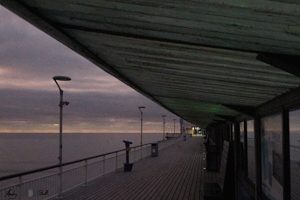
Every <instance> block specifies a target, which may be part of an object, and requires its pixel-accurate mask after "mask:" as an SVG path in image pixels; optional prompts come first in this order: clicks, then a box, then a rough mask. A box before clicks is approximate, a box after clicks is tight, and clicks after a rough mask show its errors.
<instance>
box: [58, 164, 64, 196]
mask: <svg viewBox="0 0 300 200" xmlns="http://www.w3.org/2000/svg"><path fill="white" fill-rule="evenodd" d="M62 171H63V169H62V166H61V165H60V166H59V188H58V198H59V199H61V198H62V190H63V180H62V173H63V172H62Z"/></svg>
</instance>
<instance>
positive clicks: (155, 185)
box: [63, 138, 210, 200]
mask: <svg viewBox="0 0 300 200" xmlns="http://www.w3.org/2000/svg"><path fill="white" fill-rule="evenodd" d="M203 152H204V146H203V141H202V139H201V138H189V139H188V140H187V141H186V142H184V141H179V142H178V143H176V144H174V145H172V146H170V147H168V148H166V149H164V150H162V151H160V154H159V157H154V158H152V157H150V158H146V159H144V160H142V161H139V162H137V163H135V164H134V167H133V171H132V172H130V173H124V172H123V171H122V170H119V171H117V172H114V173H110V174H107V175H105V176H103V177H101V178H98V179H96V180H94V181H92V182H90V183H89V184H88V185H87V186H86V187H78V188H76V189H74V190H72V191H69V192H67V193H65V194H64V195H63V199H64V200H100V199H101V200H113V199H114V200H118V199H120V200H126V199H128V200H157V199H166V200H168V199H170V200H171V199H172V200H181V199H184V200H194V199H197V200H199V199H202V196H201V187H202V184H203V183H204V182H207V181H206V180H205V178H207V176H204V171H203V170H202V168H203V167H204V165H205V163H204V162H205V160H204V159H203V156H204V154H203ZM208 177H210V176H208Z"/></svg>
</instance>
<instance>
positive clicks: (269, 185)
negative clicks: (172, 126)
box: [0, 0, 300, 200]
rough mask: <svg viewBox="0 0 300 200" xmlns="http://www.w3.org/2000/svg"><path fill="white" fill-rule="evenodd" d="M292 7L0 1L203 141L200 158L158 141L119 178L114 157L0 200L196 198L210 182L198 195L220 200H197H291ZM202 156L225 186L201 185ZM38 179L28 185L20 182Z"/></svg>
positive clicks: (295, 72) (86, 162)
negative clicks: (180, 121) (202, 136)
mask: <svg viewBox="0 0 300 200" xmlns="http://www.w3.org/2000/svg"><path fill="white" fill-rule="evenodd" d="M299 2H300V1H296V0H286V1H284V0H266V1H258V0H256V1H249V0H248V1H236V0H209V1H208V0H199V1H183V0H175V1H150V0H135V1H125V0H111V1H107V0H84V1H83V0H60V1H45V0H35V1H30V0H0V4H1V5H3V6H4V7H6V8H7V9H9V10H11V11H12V12H14V13H16V14H17V15H19V16H21V17H22V18H24V19H25V20H27V21H28V22H30V23H32V24H33V25H34V26H36V27H37V28H38V29H40V30H42V31H44V32H45V33H47V34H48V35H50V36H52V37H54V38H55V39H56V40H58V41H60V42H61V43H63V44H64V45H65V46H67V47H69V48H70V49H72V50H73V51H74V52H77V53H78V54H80V55H81V56H83V57H85V58H86V59H88V60H90V61H91V62H93V63H94V64H95V65H97V66H98V67H100V68H101V69H103V70H104V71H106V72H108V73H109V74H111V75H112V76H114V77H116V78H117V79H119V80H120V81H122V82H124V83H126V84H127V85H128V86H130V87H131V88H133V89H135V90H136V91H138V92H140V93H142V94H143V95H144V96H146V97H147V98H149V99H151V100H152V101H154V102H156V103H157V104H159V105H161V106H162V107H164V108H166V109H167V110H169V111H170V112H172V113H174V114H176V115H177V116H179V117H181V118H182V119H184V120H185V121H187V122H190V123H192V124H194V125H195V127H196V128H201V129H203V130H205V133H207V135H208V138H209V139H208V140H207V149H206V150H207V157H206V156H204V155H206V154H204V146H203V144H202V142H203V141H201V139H199V138H198V139H197V138H192V139H188V141H187V142H184V141H183V139H182V138H181V140H176V139H175V140H167V142H163V143H161V144H160V146H163V147H160V149H159V156H158V157H150V155H151V146H150V145H151V144H144V145H142V146H137V147H134V148H133V149H132V150H131V154H132V156H130V157H131V158H130V159H131V160H129V161H128V162H130V163H134V166H133V170H132V172H126V173H124V172H123V171H122V167H123V162H124V160H125V157H124V155H125V154H124V152H125V150H119V151H115V152H111V153H108V154H103V155H98V156H93V157H90V158H85V159H82V160H78V161H74V162H72V163H64V164H63V166H62V165H55V166H50V167H47V168H44V169H39V170H36V171H31V172H27V173H25V174H24V173H23V174H18V175H14V176H11V177H4V178H3V177H2V178H0V184H2V185H4V186H6V185H9V184H10V183H7V182H6V181H7V180H8V179H9V180H11V179H13V180H12V181H14V182H17V185H15V186H14V187H12V188H9V187H8V188H6V190H2V192H3V193H1V192H0V195H2V196H0V197H1V198H2V199H4V197H3V196H4V195H7V194H8V195H10V197H12V198H15V199H17V198H18V196H17V195H18V194H20V193H24V194H25V195H27V196H31V197H32V195H33V194H36V192H35V191H33V190H31V188H32V187H33V186H38V187H39V188H42V189H41V190H39V191H40V194H41V195H44V196H46V195H48V196H47V198H46V199H50V197H51V198H54V197H56V196H57V194H60V192H59V189H58V186H60V187H61V186H62V187H63V190H62V191H63V194H62V196H61V197H62V199H66V200H68V199H70V200H75V199H79V200H94V199H95V200H96V199H104V200H105V199H138V200H140V199H153V200H156V199H178V200H179V199H204V197H205V194H204V193H205V192H203V191H206V190H203V191H202V190H201V188H202V186H205V182H209V181H211V180H213V182H214V184H211V185H208V184H207V185H208V186H211V187H207V188H208V189H211V191H218V192H216V193H219V192H220V195H215V197H213V195H212V196H211V197H212V198H206V199H230V200H231V199H232V200H240V199H242V200H245V199H255V200H274V199H276V200H283V199H284V200H300V196H299V188H300V183H299V178H298V176H295V175H294V174H300V164H299V163H300V158H299V155H300V152H299V146H300V140H299V139H298V138H299V137H300V132H299V119H300V117H299V116H300V68H299V63H300V54H299V52H300V3H299ZM140 108H143V107H140ZM141 116H142V112H141ZM141 121H142V120H141ZM141 133H142V128H141ZM171 141H173V142H171ZM227 143H228V144H229V145H228V146H229V147H230V148H229V150H228V152H230V153H228V159H224V160H225V162H222V160H223V158H224V156H223V152H224V149H223V147H224V144H227ZM141 144H143V143H142V142H141ZM225 146H227V145H225ZM295 147H296V148H295ZM204 158H206V162H207V163H209V162H208V160H209V161H211V163H209V164H208V166H207V167H209V168H211V169H222V168H223V167H224V164H226V166H227V167H228V165H227V163H229V164H230V168H228V169H230V170H227V172H228V171H229V173H227V172H225V173H220V174H221V175H222V176H223V177H222V178H221V180H222V179H224V180H226V179H227V180H228V177H230V181H229V182H230V184H228V182H226V181H224V182H223V184H222V183H219V188H218V189H217V190H214V189H215V186H216V185H218V179H216V178H215V176H214V175H215V174H214V173H212V174H210V175H209V176H206V173H205V172H206V171H204V170H203V168H204V167H206V166H204V163H206V162H204V160H203V159H204ZM214 161H215V163H214ZM219 161H221V162H219ZM73 164H75V165H77V164H80V166H77V167H75V168H73V167H72V168H69V167H70V166H71V165H73ZM210 165H211V166H210ZM222 166H223V167H222ZM59 167H63V168H64V172H65V173H64V175H63V176H64V177H63V179H64V180H68V181H64V182H63V184H60V183H59V181H58V180H59V178H61V177H59V175H58V173H57V171H58V168H59ZM46 170H47V174H45V173H44V172H45V171H46ZM48 170H50V171H48ZM53 170H54V171H53ZM41 171H42V172H43V174H42V175H43V176H42V177H43V178H42V179H41V178H39V180H38V182H36V181H31V182H30V181H29V180H28V179H27V180H26V177H27V175H29V174H32V173H34V174H36V173H37V172H41ZM220 171H223V170H220ZM25 176H26V177H25ZM24 177H25V178H24ZM208 177H209V178H208ZM27 178H28V177H27ZM3 181H4V183H3ZM50 182H51V183H53V184H52V185H53V187H51V188H50V189H49V190H47V189H43V188H48V186H49V184H48V183H50ZM25 185H26V186H25ZM0 186H1V185H0ZM203 188H204V187H203ZM60 189H61V188H60ZM207 191H209V190H207ZM212 193H213V192H212ZM31 197H28V198H22V200H27V199H28V200H31V199H32V198H31ZM206 197H207V196H206ZM36 199H38V200H41V199H45V198H36ZM4 200H7V199H4ZM9 200H10V199H9Z"/></svg>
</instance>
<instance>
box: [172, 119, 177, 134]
mask: <svg viewBox="0 0 300 200" xmlns="http://www.w3.org/2000/svg"><path fill="white" fill-rule="evenodd" d="M175 121H176V119H173V122H174V136H175Z"/></svg>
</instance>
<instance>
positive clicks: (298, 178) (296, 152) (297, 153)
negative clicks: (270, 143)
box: [290, 110, 300, 200]
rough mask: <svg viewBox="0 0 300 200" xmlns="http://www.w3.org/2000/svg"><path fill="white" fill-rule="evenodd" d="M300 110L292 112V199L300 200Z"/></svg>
mask: <svg viewBox="0 0 300 200" xmlns="http://www.w3.org/2000/svg"><path fill="white" fill-rule="evenodd" d="M299 122H300V110H297V111H293V112H290V160H291V199H292V200H300V124H299Z"/></svg>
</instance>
